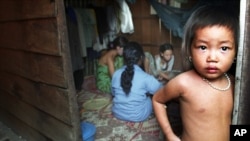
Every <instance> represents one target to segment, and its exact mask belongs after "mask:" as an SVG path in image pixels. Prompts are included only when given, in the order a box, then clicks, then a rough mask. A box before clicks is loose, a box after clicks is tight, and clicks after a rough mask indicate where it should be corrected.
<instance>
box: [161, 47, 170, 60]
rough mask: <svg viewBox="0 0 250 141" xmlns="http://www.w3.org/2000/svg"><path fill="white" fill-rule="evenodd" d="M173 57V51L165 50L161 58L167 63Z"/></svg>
mask: <svg viewBox="0 0 250 141" xmlns="http://www.w3.org/2000/svg"><path fill="white" fill-rule="evenodd" d="M172 55H173V51H172V50H165V51H164V52H163V53H161V56H162V57H163V59H164V60H165V61H169V60H170V59H171V57H172Z"/></svg>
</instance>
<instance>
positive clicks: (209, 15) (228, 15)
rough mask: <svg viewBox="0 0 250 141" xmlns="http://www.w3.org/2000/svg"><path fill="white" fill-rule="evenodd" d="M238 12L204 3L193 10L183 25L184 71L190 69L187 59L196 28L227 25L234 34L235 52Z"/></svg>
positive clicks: (190, 65)
mask: <svg viewBox="0 0 250 141" xmlns="http://www.w3.org/2000/svg"><path fill="white" fill-rule="evenodd" d="M237 14H238V13H237V12H235V11H233V10H232V9H229V8H228V7H226V6H220V5H206V6H202V7H200V8H198V9H197V10H195V11H194V12H193V13H192V15H191V16H190V17H189V19H188V21H187V23H186V24H185V27H184V34H183V41H182V53H183V55H182V56H183V57H184V58H183V65H184V66H183V69H184V71H187V70H190V69H192V67H193V66H192V64H191V62H190V61H189V59H188V58H189V57H190V55H191V45H192V42H193V39H194V36H195V32H196V31H197V30H198V29H201V28H204V27H211V26H222V27H227V28H228V29H229V30H231V31H232V33H233V35H234V41H235V47H236V53H237V47H238V30H239V22H238V18H239V17H238V16H239V15H237Z"/></svg>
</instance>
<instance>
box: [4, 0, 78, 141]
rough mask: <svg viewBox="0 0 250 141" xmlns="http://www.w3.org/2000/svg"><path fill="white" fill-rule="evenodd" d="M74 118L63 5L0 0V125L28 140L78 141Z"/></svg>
mask: <svg viewBox="0 0 250 141" xmlns="http://www.w3.org/2000/svg"><path fill="white" fill-rule="evenodd" d="M79 118H80V117H79V112H78V106H77V100H76V92H75V89H74V81H73V75H72V66H71V62H70V52H69V45H68V37H67V27H66V21H65V11H64V4H63V1H61V0H38V1H37V0H4V1H0V120H1V121H3V122H4V123H5V124H7V125H8V126H10V127H11V128H12V129H13V130H14V131H15V132H17V133H18V134H20V135H21V136H23V137H24V138H26V139H27V140H30V141H48V140H50V141H51V140H55V141H78V140H81V132H80V119H79Z"/></svg>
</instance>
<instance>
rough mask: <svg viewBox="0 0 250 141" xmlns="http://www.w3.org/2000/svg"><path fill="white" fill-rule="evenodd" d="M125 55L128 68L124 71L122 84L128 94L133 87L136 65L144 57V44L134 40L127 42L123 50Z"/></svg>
mask: <svg viewBox="0 0 250 141" xmlns="http://www.w3.org/2000/svg"><path fill="white" fill-rule="evenodd" d="M123 57H124V61H125V64H126V68H125V70H124V71H123V72H122V76H121V86H122V88H123V91H124V92H125V93H126V94H127V95H128V93H129V92H130V89H131V87H132V80H133V76H134V65H135V64H138V62H139V61H140V59H142V60H143V59H144V51H143V49H142V46H141V45H140V44H139V43H137V42H134V41H132V42H129V43H127V44H126V45H125V47H124V50H123Z"/></svg>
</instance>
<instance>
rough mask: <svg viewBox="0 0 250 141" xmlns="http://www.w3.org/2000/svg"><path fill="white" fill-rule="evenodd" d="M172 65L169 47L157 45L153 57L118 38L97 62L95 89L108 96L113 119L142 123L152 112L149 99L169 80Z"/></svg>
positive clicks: (139, 47)
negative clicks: (111, 104)
mask: <svg viewBox="0 0 250 141" xmlns="http://www.w3.org/2000/svg"><path fill="white" fill-rule="evenodd" d="M173 64H174V55H173V46H172V45H171V44H169V43H165V44H163V45H161V46H160V47H159V54H157V55H155V56H154V57H153V55H152V54H150V53H149V52H144V50H143V48H142V46H141V45H140V44H139V43H138V42H135V41H129V40H128V39H127V38H126V37H125V36H118V37H117V38H115V40H114V41H113V42H112V43H111V44H109V47H108V49H107V50H105V51H104V52H103V53H102V55H101V57H100V58H99V60H98V64H97V66H98V67H97V76H96V84H97V88H98V89H99V90H100V91H102V92H103V93H109V94H112V96H113V107H112V112H113V115H114V116H115V117H117V118H118V119H121V120H125V121H134V122H140V121H144V120H146V119H147V118H148V117H149V116H150V114H152V111H153V107H152V101H151V98H152V95H153V94H154V93H155V92H156V91H157V90H158V89H159V88H161V87H162V86H163V85H164V84H165V83H166V82H167V81H168V80H169V79H170V77H169V76H168V75H167V74H168V73H167V72H170V71H171V70H172V68H173Z"/></svg>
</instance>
